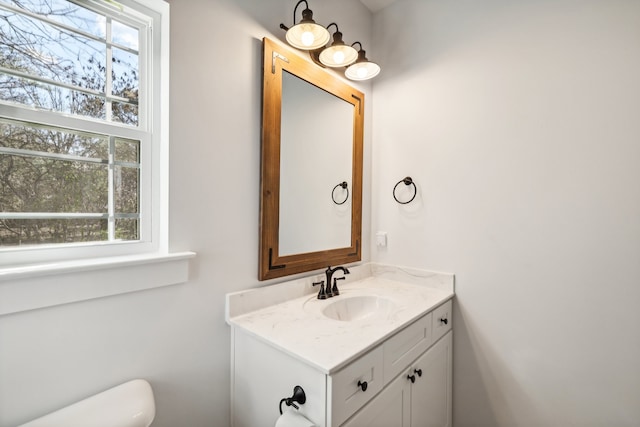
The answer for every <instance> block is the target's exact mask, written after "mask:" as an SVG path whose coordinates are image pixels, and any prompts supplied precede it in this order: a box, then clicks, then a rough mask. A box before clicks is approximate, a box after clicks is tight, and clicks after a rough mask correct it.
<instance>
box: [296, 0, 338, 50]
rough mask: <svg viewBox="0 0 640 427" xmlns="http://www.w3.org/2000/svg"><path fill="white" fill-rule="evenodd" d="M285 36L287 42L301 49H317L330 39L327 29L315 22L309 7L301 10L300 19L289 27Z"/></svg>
mask: <svg viewBox="0 0 640 427" xmlns="http://www.w3.org/2000/svg"><path fill="white" fill-rule="evenodd" d="M296 7H297V6H296ZM285 37H286V39H287V43H289V44H290V45H291V46H293V47H295V48H298V49H302V50H316V49H319V48H321V47H322V46H324V45H326V44H327V43H328V42H329V39H331V35H330V34H329V31H328V30H327V29H326V28H325V27H323V26H322V25H318V24H316V23H315V21H314V20H313V12H312V11H311V10H309V9H305V10H303V11H302V21H300V22H299V23H298V24H296V25H294V26H293V27H291V28H289V29H288V30H287V34H286V35H285Z"/></svg>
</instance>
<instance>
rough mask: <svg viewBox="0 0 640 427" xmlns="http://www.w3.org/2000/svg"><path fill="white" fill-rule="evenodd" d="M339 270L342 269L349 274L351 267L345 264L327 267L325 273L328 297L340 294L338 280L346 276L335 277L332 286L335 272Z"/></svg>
mask: <svg viewBox="0 0 640 427" xmlns="http://www.w3.org/2000/svg"><path fill="white" fill-rule="evenodd" d="M338 270H342V272H343V273H344V274H349V269H348V268H346V267H343V266H338V267H334V268H331V266H328V267H327V269H326V270H325V272H324V274H325V275H326V279H327V280H326V283H327V287H326V295H327V298H331V297H332V296H334V295H340V291H339V290H338V280H344V279H345V277H344V276H343V277H336V278H335V279H333V287H331V278H332V277H333V273H335V272H336V271H338Z"/></svg>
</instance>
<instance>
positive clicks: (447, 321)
mask: <svg viewBox="0 0 640 427" xmlns="http://www.w3.org/2000/svg"><path fill="white" fill-rule="evenodd" d="M440 321H441V322H442V323H444V324H445V325H446V324H447V323H449V320H447V318H446V317H443V318H442V319H440Z"/></svg>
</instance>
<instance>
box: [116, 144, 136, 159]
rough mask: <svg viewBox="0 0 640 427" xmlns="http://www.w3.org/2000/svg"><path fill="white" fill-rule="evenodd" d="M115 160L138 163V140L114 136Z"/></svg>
mask: <svg viewBox="0 0 640 427" xmlns="http://www.w3.org/2000/svg"><path fill="white" fill-rule="evenodd" d="M116 161H117V162H129V163H140V142H139V141H132V140H129V139H122V138H116Z"/></svg>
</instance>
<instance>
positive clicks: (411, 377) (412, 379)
mask: <svg viewBox="0 0 640 427" xmlns="http://www.w3.org/2000/svg"><path fill="white" fill-rule="evenodd" d="M407 379H409V380H411V384H413V383H415V382H416V376H415V375H407Z"/></svg>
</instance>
